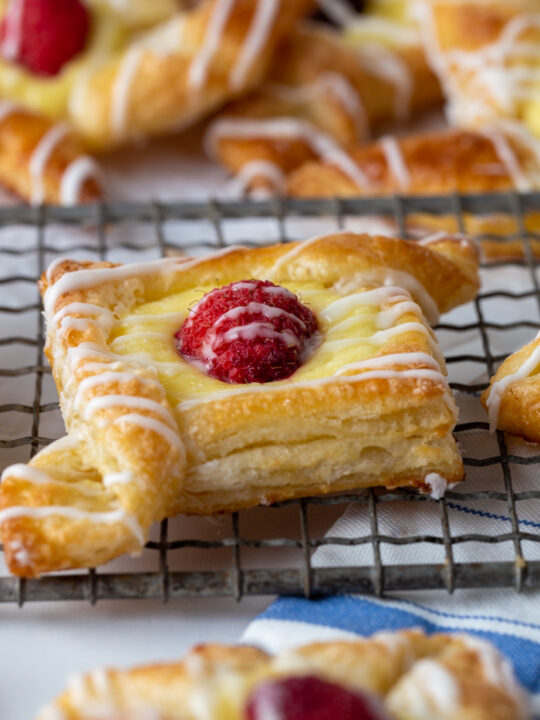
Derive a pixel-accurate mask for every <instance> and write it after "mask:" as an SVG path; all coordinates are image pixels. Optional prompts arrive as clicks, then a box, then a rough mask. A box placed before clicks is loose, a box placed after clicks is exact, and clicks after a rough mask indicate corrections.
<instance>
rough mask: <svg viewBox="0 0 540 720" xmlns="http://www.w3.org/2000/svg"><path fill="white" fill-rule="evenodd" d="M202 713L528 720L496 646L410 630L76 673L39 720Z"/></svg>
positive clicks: (257, 717)
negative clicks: (271, 650)
mask: <svg viewBox="0 0 540 720" xmlns="http://www.w3.org/2000/svg"><path fill="white" fill-rule="evenodd" d="M201 707H203V708H204V709H205V716H206V717H211V718H214V719H215V720H220V719H221V718H230V720H242V719H243V718H250V720H263V719H264V718H267V717H269V716H270V717H280V718H285V720H292V719H293V718H297V717H302V718H304V719H305V720H313V718H315V717H317V718H321V717H323V718H327V717H328V718H329V717H339V718H340V720H353V719H354V720H383V719H384V718H393V719H394V720H427V719H428V718H429V720H462V719H463V720H464V719H465V718H475V720H526V719H527V718H529V717H530V710H529V707H528V700H527V697H526V695H525V693H524V691H523V690H522V689H521V688H520V687H519V685H518V683H517V681H516V680H515V678H514V674H513V671H512V668H511V666H510V664H509V663H508V661H507V660H505V659H504V658H503V657H502V656H500V655H499V654H498V652H497V651H496V650H495V648H493V647H492V646H491V645H489V643H487V642H485V641H483V640H479V639H476V638H472V637H469V636H466V635H455V636H450V635H432V636H425V635H423V633H422V632H420V631H418V630H411V631H401V632H397V633H380V634H378V635H373V636H372V637H371V638H368V639H365V640H356V641H349V642H337V641H336V642H326V643H324V642H321V643H316V644H313V645H306V646H303V647H300V648H298V649H296V650H289V651H285V652H283V653H281V654H279V655H276V656H270V655H268V654H266V653H265V652H263V651H262V650H258V649H256V648H252V647H247V646H244V647H231V646H223V645H207V646H200V647H198V648H195V649H194V650H192V651H191V653H190V654H189V655H188V656H187V658H186V659H185V661H184V662H177V663H169V664H163V665H150V666H146V667H140V668H135V669H133V670H127V671H121V670H112V669H111V670H104V669H99V670H96V671H94V672H93V673H89V674H88V675H85V676H77V677H76V678H75V679H74V680H73V681H72V682H71V684H70V685H68V688H67V689H66V691H65V692H64V693H63V694H62V695H61V696H60V697H59V698H58V699H57V700H56V701H55V702H54V704H52V705H50V706H48V707H47V708H46V709H44V711H43V712H42V713H41V714H40V715H39V718H38V720H46V719H48V718H50V717H58V716H59V715H60V714H61V716H62V717H64V716H67V717H69V718H70V720H83V718H91V717H94V714H93V713H98V712H99V717H100V718H103V720H115V719H116V718H118V717H120V716H122V717H123V716H124V715H125V714H126V713H129V714H130V716H132V715H136V714H137V713H142V712H146V713H147V714H148V715H150V714H151V713H154V714H156V717H157V716H159V717H163V718H167V720H176V719H178V720H195V718H198V717H200V716H201V714H200V712H199V710H200V708H201ZM55 713H56V714H55ZM270 713H272V714H271V715H270ZM152 716H153V715H152Z"/></svg>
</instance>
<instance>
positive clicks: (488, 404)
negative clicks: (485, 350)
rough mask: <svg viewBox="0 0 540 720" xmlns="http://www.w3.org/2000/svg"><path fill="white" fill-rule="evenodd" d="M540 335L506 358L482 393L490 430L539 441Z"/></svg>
mask: <svg viewBox="0 0 540 720" xmlns="http://www.w3.org/2000/svg"><path fill="white" fill-rule="evenodd" d="M539 366H540V337H539V336H537V337H536V338H535V339H534V340H532V342H530V343H529V344H528V345H525V346H524V347H523V348H521V350H518V351H517V352H515V353H514V354H513V355H510V357H508V358H506V360H505V361H504V362H503V364H502V365H501V366H500V368H499V369H498V371H497V372H496V374H495V376H494V377H493V378H492V379H491V383H490V385H489V387H488V388H487V390H486V391H485V392H484V394H483V395H482V403H483V405H484V407H485V408H486V410H487V411H488V413H489V422H490V428H491V430H492V432H493V431H494V430H496V429H497V428H498V429H499V430H505V431H506V432H509V433H512V434H513V435H521V436H522V437H524V438H525V439H526V440H531V441H533V442H540V415H539V413H538V408H539V407H540V405H539V401H540V386H539V384H538V370H539Z"/></svg>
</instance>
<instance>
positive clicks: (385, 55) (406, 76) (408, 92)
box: [357, 44, 414, 123]
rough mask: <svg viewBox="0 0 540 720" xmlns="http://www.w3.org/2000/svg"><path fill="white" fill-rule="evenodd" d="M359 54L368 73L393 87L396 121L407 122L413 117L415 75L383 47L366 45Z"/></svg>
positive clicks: (400, 59) (391, 52) (404, 63)
mask: <svg viewBox="0 0 540 720" xmlns="http://www.w3.org/2000/svg"><path fill="white" fill-rule="evenodd" d="M357 53H358V56H359V58H360V60H361V62H362V65H363V66H364V69H365V70H366V72H368V73H370V74H371V75H375V77H379V78H381V79H382V80H384V82H387V83H389V84H390V85H392V86H393V89H394V93H395V98H394V114H395V118H396V121H397V122H399V123H403V122H406V121H407V120H408V119H409V117H410V115H411V101H412V96H413V91H414V75H413V73H412V71H411V70H410V68H409V66H408V65H407V63H406V62H405V60H403V58H402V57H401V56H400V55H399V54H398V53H397V52H393V51H392V50H391V49H390V48H386V47H383V46H382V45H375V44H372V45H370V44H366V45H363V46H362V47H361V48H358V50H357Z"/></svg>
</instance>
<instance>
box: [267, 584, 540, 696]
mask: <svg viewBox="0 0 540 720" xmlns="http://www.w3.org/2000/svg"><path fill="white" fill-rule="evenodd" d="M260 619H264V620H292V621H296V622H304V623H308V624H310V625H324V626H326V627H333V628H338V629H340V630H346V631H348V632H352V633H355V634H357V635H372V634H373V633H376V632H380V631H391V630H401V629H404V628H410V627H421V628H423V629H424V630H425V631H426V632H427V633H434V632H441V631H442V632H464V630H463V628H461V627H459V616H457V617H456V627H455V629H449V628H448V627H446V626H445V627H440V626H439V625H437V624H436V623H434V622H431V621H430V620H426V619H425V618H423V617H420V616H419V615H417V614H415V613H414V612H413V611H409V610H406V609H402V608H395V607H389V606H384V605H379V604H376V603H373V602H371V601H370V600H367V599H365V598H356V597H349V596H346V595H344V596H340V597H332V598H326V599H322V600H304V599H303V598H292V597H291V598H288V597H285V598H280V599H279V600H277V601H276V602H275V603H273V604H272V605H271V606H270V607H269V608H268V609H267V610H266V611H265V612H264V613H263V614H262V615H260ZM466 632H467V633H468V634H474V635H478V636H479V637H482V638H484V639H485V640H488V641H489V642H491V643H492V644H493V645H495V647H497V648H498V649H499V650H500V652H502V653H503V654H504V655H506V657H507V658H508V659H509V660H510V661H511V662H512V663H513V665H514V668H515V671H516V674H517V676H518V678H519V679H520V681H521V683H522V684H523V685H524V686H525V687H526V688H527V689H528V690H529V691H531V692H533V693H540V645H539V644H538V643H536V642H533V641H531V640H526V639H522V638H518V637H515V636H513V635H508V634H503V633H497V632H489V631H484V630H482V631H472V630H470V629H469V628H467V630H466Z"/></svg>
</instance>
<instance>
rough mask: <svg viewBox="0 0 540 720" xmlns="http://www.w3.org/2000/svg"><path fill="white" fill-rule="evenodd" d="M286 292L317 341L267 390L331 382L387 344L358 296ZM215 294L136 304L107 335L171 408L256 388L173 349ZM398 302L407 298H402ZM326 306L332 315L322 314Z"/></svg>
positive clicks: (375, 308)
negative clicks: (212, 373) (149, 376)
mask: <svg viewBox="0 0 540 720" xmlns="http://www.w3.org/2000/svg"><path fill="white" fill-rule="evenodd" d="M285 287H286V288H287V289H288V290H290V291H291V292H293V293H295V294H296V295H297V296H298V297H299V298H300V300H301V301H302V302H303V303H305V304H306V305H307V306H308V307H310V308H311V310H313V312H314V313H315V315H316V316H317V319H318V322H319V329H320V331H321V339H320V343H319V345H318V346H317V347H316V349H315V350H314V351H313V353H312V354H311V356H310V357H309V358H308V359H307V360H306V362H305V363H304V364H303V365H302V366H301V367H300V368H299V369H298V370H297V371H296V372H295V373H294V374H293V375H292V376H291V378H288V379H287V380H280V381H275V382H271V383H265V385H268V386H272V387H277V386H287V385H289V384H290V383H292V382H300V381H309V380H317V379H320V378H325V377H331V376H333V375H335V374H336V373H337V372H339V371H340V370H341V369H342V368H343V367H344V366H345V365H348V364H350V363H355V362H359V361H360V360H364V359H366V358H369V357H372V356H373V355H374V354H375V352H376V351H378V350H379V348H380V347H381V346H382V344H384V342H385V340H386V339H387V338H386V336H385V334H384V332H383V333H382V334H381V332H380V331H381V329H383V327H384V328H387V329H388V323H386V322H385V323H384V324H383V325H382V324H381V318H382V317H383V316H384V312H383V313H381V304H380V303H372V302H369V303H362V295H361V293H360V291H359V292H358V294H355V295H354V296H352V297H351V298H350V302H349V297H348V296H343V295H341V294H339V293H338V292H336V291H333V290H328V289H324V288H317V287H314V286H312V285H305V284H295V283H288V284H287V285H286V286H285ZM213 289H214V288H213V287H199V288H196V289H191V290H188V291H185V292H182V293H179V294H177V295H171V296H169V297H166V298H164V299H162V300H159V301H154V302H150V303H145V304H143V305H140V306H138V307H137V308H136V310H134V311H132V312H130V313H129V314H126V315H124V316H121V317H119V318H118V320H117V321H116V323H115V324H114V326H113V328H112V330H111V335H110V348H111V350H112V351H113V352H114V353H115V354H118V355H121V356H125V357H126V360H127V359H132V360H139V361H141V362H143V363H149V364H151V365H153V366H154V367H155V369H156V371H157V374H158V377H159V380H160V382H161V383H162V384H163V386H164V387H165V390H166V392H167V396H168V399H169V401H170V402H171V404H172V405H173V406H176V405H177V404H178V403H180V402H182V401H185V400H192V399H198V398H203V397H204V396H207V395H212V394H214V393H223V392H224V391H225V392H226V391H227V390H230V391H234V390H235V389H237V388H240V387H241V388H243V389H245V388H247V387H260V384H259V383H253V385H251V386H250V385H231V384H228V383H224V382H221V381H220V380H217V379H215V378H212V377H209V376H207V375H205V374H204V373H203V372H202V371H201V370H199V369H198V368H196V367H195V366H193V365H191V364H190V363H188V362H187V361H186V360H184V359H183V358H182V357H181V356H180V355H179V353H178V352H177V350H176V346H175V338H174V335H175V333H176V332H177V331H178V330H179V329H180V327H181V325H182V323H183V321H184V320H185V318H186V317H187V314H188V311H189V308H190V307H191V306H193V305H194V304H195V303H196V302H198V301H199V300H200V299H201V298H202V296H203V295H204V294H206V293H207V292H210V290H213ZM366 297H367V296H366ZM401 299H402V300H406V299H407V298H404V297H403V296H402V297H401ZM343 300H345V302H344V303H339V305H338V306H336V301H343ZM409 302H410V301H409ZM330 306H332V311H331V312H330V311H329V310H328V312H326V311H327V309H329V308H330ZM407 314H408V315H409V317H408V318H406V317H405V315H404V316H402V317H401V318H400V322H403V321H404V320H406V319H408V320H411V314H410V311H409V312H408V313H407ZM419 314H420V310H419V309H418V315H419ZM412 320H413V321H415V320H416V321H417V320H418V318H417V317H414V316H413V317H412ZM392 325H395V323H394V322H393V323H392ZM376 333H379V334H378V335H376ZM390 339H391V338H390V337H388V340H390Z"/></svg>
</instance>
